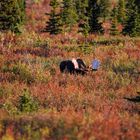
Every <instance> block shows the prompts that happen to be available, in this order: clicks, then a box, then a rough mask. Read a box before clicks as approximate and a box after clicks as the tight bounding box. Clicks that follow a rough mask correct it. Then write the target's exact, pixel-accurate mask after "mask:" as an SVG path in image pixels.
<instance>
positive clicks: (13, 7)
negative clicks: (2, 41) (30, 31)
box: [0, 0, 24, 33]
mask: <svg viewBox="0 0 140 140" xmlns="http://www.w3.org/2000/svg"><path fill="white" fill-rule="evenodd" d="M20 2H21V1H18V0H3V1H0V9H1V12H0V30H1V31H5V30H11V31H12V32H15V33H19V32H20V26H21V25H22V23H23V20H24V19H23V16H22V15H23V13H22V11H23V9H21V7H20V6H19V5H20V4H21V3H20Z"/></svg>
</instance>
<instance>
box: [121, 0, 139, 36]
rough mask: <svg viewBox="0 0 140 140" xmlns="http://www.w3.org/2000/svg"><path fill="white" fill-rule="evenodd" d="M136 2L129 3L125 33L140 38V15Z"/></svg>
mask: <svg viewBox="0 0 140 140" xmlns="http://www.w3.org/2000/svg"><path fill="white" fill-rule="evenodd" d="M135 2H136V1H135V0H129V1H128V2H127V19H126V23H125V27H124V29H123V33H124V34H125V35H130V36H140V14H139V9H138V6H137V5H136V3H135Z"/></svg>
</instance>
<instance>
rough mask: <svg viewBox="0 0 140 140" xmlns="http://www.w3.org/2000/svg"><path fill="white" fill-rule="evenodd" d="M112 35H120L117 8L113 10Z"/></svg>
mask: <svg viewBox="0 0 140 140" xmlns="http://www.w3.org/2000/svg"><path fill="white" fill-rule="evenodd" d="M110 33H111V35H118V34H119V31H118V19H117V7H114V8H113V10H112V23H111V30H110Z"/></svg>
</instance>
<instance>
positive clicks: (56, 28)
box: [45, 0, 61, 34]
mask: <svg viewBox="0 0 140 140" xmlns="http://www.w3.org/2000/svg"><path fill="white" fill-rule="evenodd" d="M50 6H51V8H52V9H51V12H50V14H47V13H46V15H49V16H50V17H49V21H48V22H47V26H46V30H45V31H46V32H49V33H50V34H59V33H60V32H61V24H60V14H59V13H57V9H58V7H59V3H58V1H57V0H51V2H50Z"/></svg>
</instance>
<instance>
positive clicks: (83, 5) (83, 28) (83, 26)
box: [75, 0, 90, 37]
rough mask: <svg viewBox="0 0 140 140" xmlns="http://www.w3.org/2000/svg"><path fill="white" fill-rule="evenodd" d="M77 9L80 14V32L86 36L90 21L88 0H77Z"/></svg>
mask: <svg viewBox="0 0 140 140" xmlns="http://www.w3.org/2000/svg"><path fill="white" fill-rule="evenodd" d="M75 3H76V9H77V15H78V23H79V24H78V25H79V32H82V33H83V34H84V36H85V37H86V36H87V35H88V32H89V29H90V27H89V22H88V19H89V18H88V11H87V8H88V0H76V2H75Z"/></svg>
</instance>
